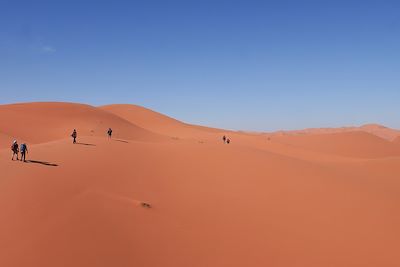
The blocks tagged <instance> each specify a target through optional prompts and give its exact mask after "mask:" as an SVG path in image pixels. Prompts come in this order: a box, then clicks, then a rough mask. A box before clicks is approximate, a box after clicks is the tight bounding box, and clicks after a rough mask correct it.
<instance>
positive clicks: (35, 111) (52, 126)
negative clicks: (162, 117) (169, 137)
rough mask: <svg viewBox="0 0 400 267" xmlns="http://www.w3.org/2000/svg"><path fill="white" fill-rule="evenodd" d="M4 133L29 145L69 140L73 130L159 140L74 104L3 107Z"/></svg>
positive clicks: (83, 133)
mask: <svg viewBox="0 0 400 267" xmlns="http://www.w3.org/2000/svg"><path fill="white" fill-rule="evenodd" d="M0 125H4V126H3V129H2V131H3V132H4V133H5V134H7V135H8V136H13V137H15V138H18V139H19V140H20V139H22V140H24V141H26V142H30V143H41V142H46V141H50V140H58V139H62V138H67V137H69V136H70V135H71V133H72V130H73V129H74V128H75V129H77V130H78V137H79V136H86V135H89V136H105V135H106V132H107V130H108V128H109V127H112V128H115V129H118V130H116V131H114V135H115V136H116V137H118V138H130V139H131V138H134V139H135V138H146V139H153V138H158V136H157V135H156V134H151V133H149V132H148V131H147V130H144V129H142V128H140V127H138V126H136V125H134V124H132V123H130V122H128V121H126V120H124V119H122V118H120V117H118V116H115V115H114V114H111V113H109V112H105V111H103V110H100V109H98V108H95V107H92V106H89V105H82V104H71V103H24V104H13V105H0Z"/></svg>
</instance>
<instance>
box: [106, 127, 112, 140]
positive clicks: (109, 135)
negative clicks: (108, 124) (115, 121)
mask: <svg viewBox="0 0 400 267" xmlns="http://www.w3.org/2000/svg"><path fill="white" fill-rule="evenodd" d="M107 134H108V138H109V139H111V135H112V129H111V128H108V131H107Z"/></svg>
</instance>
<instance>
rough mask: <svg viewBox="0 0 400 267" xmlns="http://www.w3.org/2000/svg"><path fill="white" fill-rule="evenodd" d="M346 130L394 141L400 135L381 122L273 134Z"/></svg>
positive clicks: (340, 131) (338, 131) (283, 132)
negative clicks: (380, 123)
mask: <svg viewBox="0 0 400 267" xmlns="http://www.w3.org/2000/svg"><path fill="white" fill-rule="evenodd" d="M344 132H366V133H370V134H373V135H376V136H378V137H380V138H383V139H386V140H389V141H392V140H394V139H395V138H396V137H399V136H400V131H399V130H395V129H391V128H388V127H385V126H382V125H379V124H366V125H363V126H360V127H342V128H310V129H304V130H297V131H278V132H275V133H273V134H278V135H303V134H333V133H344Z"/></svg>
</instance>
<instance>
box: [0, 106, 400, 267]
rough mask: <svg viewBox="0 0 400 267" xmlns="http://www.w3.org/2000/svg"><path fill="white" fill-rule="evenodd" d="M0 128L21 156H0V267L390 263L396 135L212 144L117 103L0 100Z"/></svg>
mask: <svg viewBox="0 0 400 267" xmlns="http://www.w3.org/2000/svg"><path fill="white" fill-rule="evenodd" d="M13 118H14V119H21V118H23V119H24V123H25V124H24V125H21V124H18V125H15V124H9V122H10V121H13V120H12V119H13ZM0 125H7V127H4V129H3V128H2V129H1V130H0V131H1V132H2V134H0V138H1V139H3V138H6V139H9V138H11V137H18V138H23V139H25V140H27V142H30V143H28V144H29V145H30V152H29V155H28V159H29V160H31V162H28V163H25V164H24V163H21V162H15V161H14V162H13V161H11V160H10V153H9V148H8V147H9V144H8V143H7V142H5V143H4V148H3V149H1V148H0V170H1V175H0V209H1V211H2V212H1V213H0V226H1V227H0V236H1V238H0V266H10V267H14V266H15V267H20V266H21V267H22V266H24V267H25V266H32V267H36V266H37V267H39V266H40V267H50V266H51V267H53V266H74V267H80V266H82V267H83V266H85V267H90V266H96V267H102V266H107V267H109V266H121V267H124V266H127V267H128V266H129V267H131V266H143V267H158V266H171V267H172V266H174V267H180V266H182V267H183V266H185V267H186V266H207V267H208V266H210V267H212V266H215V267H220V266H276V267H292V266H296V267H297V266H307V267H314V266H315V267H320V266H338V267H347V266H348V267H353V266H366V267H369V266H370V267H376V266H400V259H399V258H398V240H400V228H399V227H398V225H399V224H400V215H399V212H398V207H399V204H400V197H399V196H400V180H399V177H400V145H399V144H396V142H398V141H395V142H389V141H387V140H384V139H382V138H379V137H377V136H375V135H372V134H370V133H366V132H359V131H358V132H354V131H352V132H345V133H335V134H320V135H318V134H309V135H307V134H303V135H271V136H269V137H266V136H265V135H264V134H242V133H238V132H228V133H229V135H230V137H231V138H232V140H233V142H232V144H231V145H224V144H222V142H221V140H220V135H221V134H222V133H225V132H226V131H223V130H217V129H208V128H206V127H204V128H203V127H198V126H191V125H188V124H184V123H181V122H179V121H176V120H174V119H171V118H168V117H165V116H163V115H161V114H157V113H154V112H152V111H149V110H146V109H143V108H140V107H135V106H121V105H112V106H107V107H101V108H95V107H91V106H86V105H79V104H68V103H31V104H19V105H6V106H0ZM8 125H11V126H8ZM76 125H77V126H76ZM108 125H110V126H108ZM2 127H3V126H2ZM71 127H76V128H77V129H78V130H79V131H80V132H81V133H82V134H81V135H80V141H81V143H82V144H78V145H72V144H71V142H70V140H69V139H68V134H69V130H70V128H71ZM108 127H113V128H114V130H115V132H116V133H118V134H119V135H120V137H121V138H120V137H118V138H115V139H113V140H107V138H105V136H104V128H105V129H107V128H108ZM26 129H33V130H26ZM80 129H82V130H80ZM92 130H93V132H92ZM180 131H182V132H183V133H181V132H180ZM165 136H167V137H165ZM171 136H180V138H181V139H173V138H171ZM122 137H124V139H122ZM213 138H214V139H215V140H213ZM268 138H269V139H268ZM1 142H3V141H1ZM6 143H7V144H6ZM0 144H3V143H0ZM144 202H145V203H149V204H151V208H146V207H143V206H142V203H144Z"/></svg>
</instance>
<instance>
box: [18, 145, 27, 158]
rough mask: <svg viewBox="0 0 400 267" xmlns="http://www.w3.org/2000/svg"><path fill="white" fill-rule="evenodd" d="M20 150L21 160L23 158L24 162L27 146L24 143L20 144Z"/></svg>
mask: <svg viewBox="0 0 400 267" xmlns="http://www.w3.org/2000/svg"><path fill="white" fill-rule="evenodd" d="M20 151H21V161H22V159H23V160H24V162H25V154H26V153H28V146H27V145H26V144H25V143H23V144H21V147H20Z"/></svg>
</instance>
